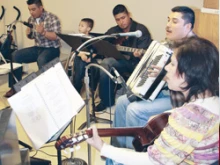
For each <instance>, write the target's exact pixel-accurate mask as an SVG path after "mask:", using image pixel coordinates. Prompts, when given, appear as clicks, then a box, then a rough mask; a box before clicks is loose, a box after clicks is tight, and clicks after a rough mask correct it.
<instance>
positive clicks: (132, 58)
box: [95, 4, 152, 112]
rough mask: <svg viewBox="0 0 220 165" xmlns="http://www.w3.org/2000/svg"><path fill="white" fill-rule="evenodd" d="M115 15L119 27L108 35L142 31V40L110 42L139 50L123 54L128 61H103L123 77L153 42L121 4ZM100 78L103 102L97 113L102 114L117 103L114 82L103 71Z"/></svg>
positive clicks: (128, 38) (124, 38)
mask: <svg viewBox="0 0 220 165" xmlns="http://www.w3.org/2000/svg"><path fill="white" fill-rule="evenodd" d="M113 15H114V18H115V21H116V23H117V26H114V27H112V28H110V29H109V30H108V31H107V32H106V34H113V33H126V32H134V31H136V30H140V31H141V32H142V36H141V37H140V38H136V37H123V38H118V39H111V40H110V42H111V43H113V44H119V45H121V46H126V47H132V48H137V50H135V51H134V52H132V53H131V52H130V53H128V52H123V54H126V55H127V57H128V59H126V60H116V59H114V58H105V59H104V60H103V61H102V63H101V65H102V66H103V67H104V68H105V69H107V70H108V71H112V67H114V68H115V69H116V70H117V71H118V72H119V73H120V74H122V75H123V73H130V74H131V73H132V72H133V70H134V68H135V66H136V65H137V64H138V62H139V61H140V59H141V57H142V55H143V54H142V53H141V51H140V50H138V49H147V48H148V46H149V45H150V43H151V41H152V39H151V34H150V32H149V31H148V29H147V28H146V27H145V26H144V25H142V24H140V23H137V22H135V21H134V20H132V19H131V17H130V13H129V12H128V10H127V8H126V7H125V6H124V5H121V4H119V5H117V6H115V7H114V9H113ZM99 76H100V77H99V97H100V99H101V102H100V103H99V105H97V106H96V109H95V111H96V112H100V111H102V110H104V109H105V108H107V107H110V106H112V105H114V103H115V94H114V89H115V84H114V82H113V81H110V80H109V77H108V75H107V74H106V73H104V72H103V71H100V75H99ZM109 86H110V88H109Z"/></svg>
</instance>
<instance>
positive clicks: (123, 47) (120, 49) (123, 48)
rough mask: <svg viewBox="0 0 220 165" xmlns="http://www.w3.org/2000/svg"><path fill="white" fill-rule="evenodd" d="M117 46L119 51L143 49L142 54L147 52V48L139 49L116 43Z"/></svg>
mask: <svg viewBox="0 0 220 165" xmlns="http://www.w3.org/2000/svg"><path fill="white" fill-rule="evenodd" d="M116 48H117V50H118V51H121V52H132V53H133V52H135V51H136V50H139V51H141V54H144V53H145V52H146V50H144V49H138V48H131V47H126V46H121V45H116Z"/></svg>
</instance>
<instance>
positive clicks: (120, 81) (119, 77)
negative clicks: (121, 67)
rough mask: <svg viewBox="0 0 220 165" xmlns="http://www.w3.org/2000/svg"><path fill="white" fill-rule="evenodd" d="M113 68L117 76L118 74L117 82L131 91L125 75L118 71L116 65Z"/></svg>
mask: <svg viewBox="0 0 220 165" xmlns="http://www.w3.org/2000/svg"><path fill="white" fill-rule="evenodd" d="M112 70H113V72H114V74H115V76H116V82H117V83H118V84H121V86H123V88H124V89H126V90H127V91H130V89H129V88H128V86H127V85H126V83H125V80H124V79H123V77H122V76H121V75H120V74H119V73H118V71H117V70H116V69H115V68H114V67H112Z"/></svg>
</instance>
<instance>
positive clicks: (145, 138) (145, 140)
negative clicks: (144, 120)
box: [55, 113, 170, 152]
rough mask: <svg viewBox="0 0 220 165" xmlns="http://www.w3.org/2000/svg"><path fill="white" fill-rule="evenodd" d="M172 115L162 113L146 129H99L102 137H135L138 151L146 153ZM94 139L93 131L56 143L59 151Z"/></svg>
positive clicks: (67, 137) (134, 143)
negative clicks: (90, 138)
mask: <svg viewBox="0 0 220 165" xmlns="http://www.w3.org/2000/svg"><path fill="white" fill-rule="evenodd" d="M169 115H170V113H162V114H160V115H157V116H156V117H154V118H153V119H152V120H150V121H149V122H148V124H146V125H145V126H144V127H131V128H101V129H98V134H99V136H100V137H109V136H131V137H134V140H133V145H134V148H135V150H136V151H138V152H142V151H146V150H147V147H148V146H149V145H152V144H153V142H154V140H155V139H156V138H157V137H158V136H159V135H160V133H161V131H162V130H163V129H164V127H165V126H166V125H167V123H168V117H169ZM89 137H92V130H86V131H84V132H81V133H77V134H76V135H75V136H72V135H69V136H63V137H61V139H60V140H58V141H57V142H56V143H55V147H56V149H57V150H61V149H65V148H67V147H73V146H74V145H77V144H79V143H80V142H82V141H85V140H86V139H88V138H89Z"/></svg>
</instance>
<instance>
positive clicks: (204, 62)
mask: <svg viewBox="0 0 220 165" xmlns="http://www.w3.org/2000/svg"><path fill="white" fill-rule="evenodd" d="M176 48H177V61H178V67H177V69H178V72H179V74H180V75H183V74H185V81H186V82H187V86H185V87H184V88H183V90H189V94H188V96H187V98H185V101H186V102H188V101H189V100H190V99H191V97H192V96H195V98H198V95H199V94H201V93H203V94H205V91H206V90H208V91H209V92H211V94H212V95H213V96H215V95H216V94H217V92H218V91H219V81H218V78H219V52H218V49H217V48H216V46H215V45H214V44H213V43H211V42H210V41H208V40H206V39H204V38H199V37H191V38H188V39H186V40H184V41H183V42H182V43H180V44H178V45H176ZM203 97H204V95H203Z"/></svg>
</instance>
